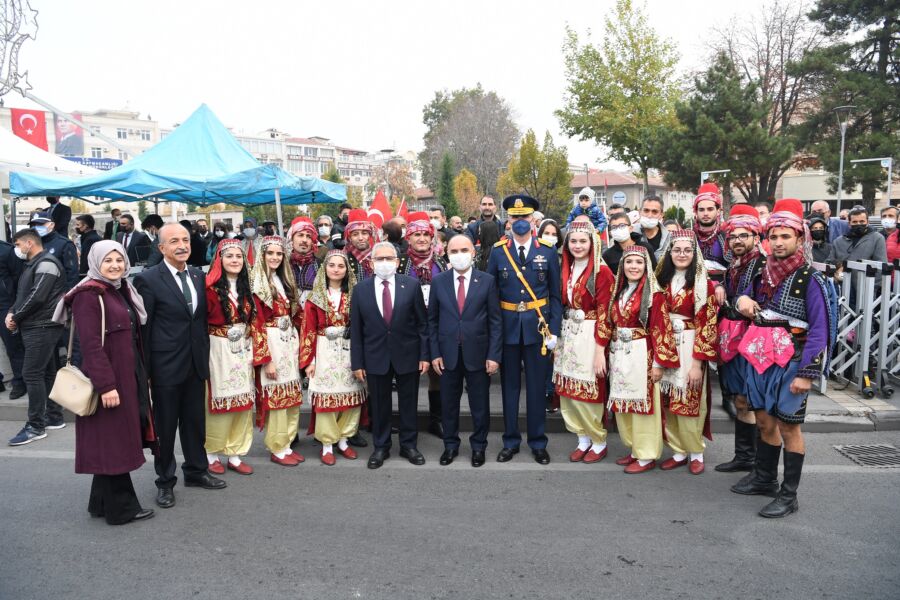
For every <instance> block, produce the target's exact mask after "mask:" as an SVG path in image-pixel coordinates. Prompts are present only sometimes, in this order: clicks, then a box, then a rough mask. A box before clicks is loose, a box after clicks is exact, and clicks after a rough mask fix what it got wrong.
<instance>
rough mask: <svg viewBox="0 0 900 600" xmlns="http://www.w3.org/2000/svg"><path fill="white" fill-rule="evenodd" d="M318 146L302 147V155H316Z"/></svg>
mask: <svg viewBox="0 0 900 600" xmlns="http://www.w3.org/2000/svg"><path fill="white" fill-rule="evenodd" d="M318 150H319V149H318V148H308V147H307V148H304V149H303V155H304V156H318V154H319V153H318Z"/></svg>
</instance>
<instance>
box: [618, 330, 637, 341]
mask: <svg viewBox="0 0 900 600" xmlns="http://www.w3.org/2000/svg"><path fill="white" fill-rule="evenodd" d="M618 335H619V341H620V342H622V343H625V344H628V343H630V342H631V340H632V338H633V337H634V332H633V331H632V330H631V328H630V327H620V328H619V330H618Z"/></svg>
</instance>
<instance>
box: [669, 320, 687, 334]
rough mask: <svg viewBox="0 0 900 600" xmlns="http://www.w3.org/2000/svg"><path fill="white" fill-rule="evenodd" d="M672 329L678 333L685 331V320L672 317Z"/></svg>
mask: <svg viewBox="0 0 900 600" xmlns="http://www.w3.org/2000/svg"><path fill="white" fill-rule="evenodd" d="M672 331H673V332H674V333H676V334H678V333H683V332H684V321H682V320H681V319H672Z"/></svg>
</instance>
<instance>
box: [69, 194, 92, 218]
mask: <svg viewBox="0 0 900 600" xmlns="http://www.w3.org/2000/svg"><path fill="white" fill-rule="evenodd" d="M69 208H71V209H72V214H73V215H83V214H84V213H86V212H87V211H88V209H87V204H85V202H84V200H79V199H78V198H73V199H72V201H71V202H69Z"/></svg>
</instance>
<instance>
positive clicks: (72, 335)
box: [66, 295, 106, 365]
mask: <svg viewBox="0 0 900 600" xmlns="http://www.w3.org/2000/svg"><path fill="white" fill-rule="evenodd" d="M97 300H99V301H100V347H101V348H102V347H103V345H104V344H105V343H106V307H105V306H104V305H103V296H100V295H98V296H97ZM74 343H75V315H72V316H71V317H69V348H68V350H67V351H66V364H67V365H71V364H72V345H73V344H74Z"/></svg>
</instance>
